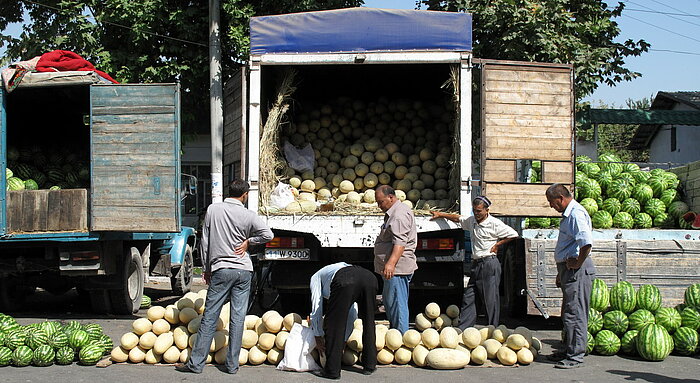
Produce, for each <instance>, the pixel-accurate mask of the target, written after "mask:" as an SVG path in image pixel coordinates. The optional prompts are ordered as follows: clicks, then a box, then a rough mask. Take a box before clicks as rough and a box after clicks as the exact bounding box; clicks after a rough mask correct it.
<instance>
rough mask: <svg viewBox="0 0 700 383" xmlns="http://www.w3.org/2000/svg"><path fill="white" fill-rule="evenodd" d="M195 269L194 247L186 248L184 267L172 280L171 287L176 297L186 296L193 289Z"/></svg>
mask: <svg viewBox="0 0 700 383" xmlns="http://www.w3.org/2000/svg"><path fill="white" fill-rule="evenodd" d="M193 268H194V258H193V257H192V247H190V245H187V246H186V247H185V256H184V257H183V259H182V266H180V267H179V268H178V269H177V272H176V273H175V275H174V276H173V277H171V278H170V287H171V288H172V290H173V294H175V295H185V294H187V293H189V292H190V290H191V289H192V270H193Z"/></svg>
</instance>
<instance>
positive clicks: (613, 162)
mask: <svg viewBox="0 0 700 383" xmlns="http://www.w3.org/2000/svg"><path fill="white" fill-rule="evenodd" d="M598 162H599V164H600V168H601V169H602V170H607V171H609V172H610V173H612V174H613V175H615V176H616V175H619V174H620V173H622V170H623V169H624V168H623V166H622V164H620V163H618V162H622V160H621V159H620V157H618V156H616V155H615V154H612V153H607V154H601V155H600V156H598Z"/></svg>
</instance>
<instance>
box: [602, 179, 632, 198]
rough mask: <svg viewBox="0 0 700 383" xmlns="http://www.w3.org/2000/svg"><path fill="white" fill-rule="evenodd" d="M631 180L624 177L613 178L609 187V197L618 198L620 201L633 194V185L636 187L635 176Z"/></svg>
mask: <svg viewBox="0 0 700 383" xmlns="http://www.w3.org/2000/svg"><path fill="white" fill-rule="evenodd" d="M629 177H631V178H632V180H631V182H630V181H628V180H624V179H616V180H613V182H612V184H610V187H609V188H608V197H611V198H616V199H617V200H618V201H620V202H622V201H624V200H626V199H627V198H629V197H630V196H631V195H632V187H634V182H635V181H634V177H632V176H631V175H630V176H629Z"/></svg>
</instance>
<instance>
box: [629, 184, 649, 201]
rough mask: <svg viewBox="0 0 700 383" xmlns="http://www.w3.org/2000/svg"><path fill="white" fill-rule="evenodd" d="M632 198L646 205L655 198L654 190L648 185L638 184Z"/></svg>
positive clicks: (633, 190)
mask: <svg viewBox="0 0 700 383" xmlns="http://www.w3.org/2000/svg"><path fill="white" fill-rule="evenodd" d="M632 197H633V198H634V199H636V200H637V201H639V203H640V204H642V205H644V204H646V203H647V202H649V200H650V199H652V198H654V190H653V189H652V188H651V186H649V185H647V184H638V185H637V186H635V187H634V189H632Z"/></svg>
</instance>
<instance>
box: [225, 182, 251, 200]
mask: <svg viewBox="0 0 700 383" xmlns="http://www.w3.org/2000/svg"><path fill="white" fill-rule="evenodd" d="M249 190H250V185H249V184H248V182H246V181H244V180H233V181H232V182H231V183H230V184H229V185H228V195H229V197H234V198H238V197H240V196H242V195H243V194H245V193H247V192H248V191H249Z"/></svg>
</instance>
